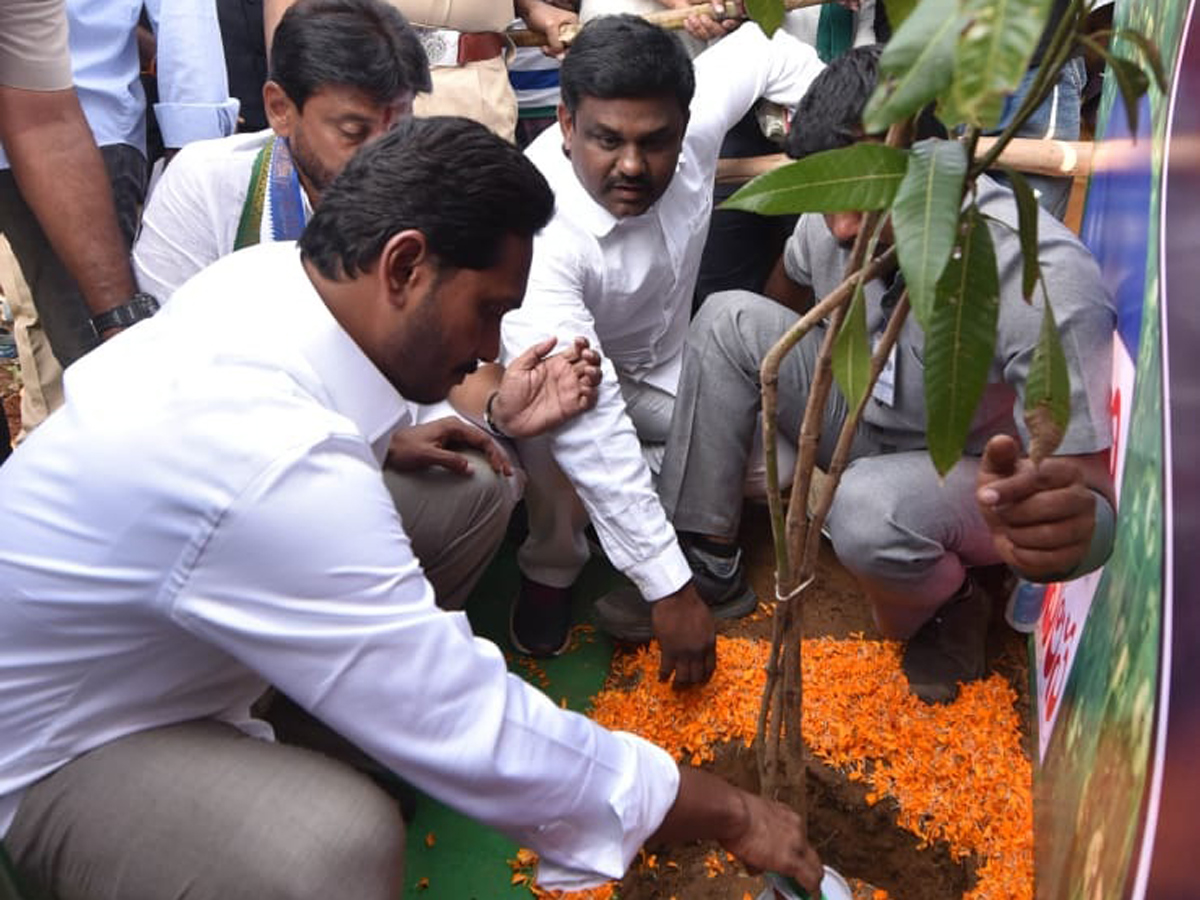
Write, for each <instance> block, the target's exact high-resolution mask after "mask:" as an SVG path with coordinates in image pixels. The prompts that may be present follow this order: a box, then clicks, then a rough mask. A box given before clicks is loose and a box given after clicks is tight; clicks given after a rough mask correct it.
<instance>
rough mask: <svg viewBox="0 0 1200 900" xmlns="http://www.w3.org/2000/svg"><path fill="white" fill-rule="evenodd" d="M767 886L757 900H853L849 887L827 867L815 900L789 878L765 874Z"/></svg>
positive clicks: (770, 873)
mask: <svg viewBox="0 0 1200 900" xmlns="http://www.w3.org/2000/svg"><path fill="white" fill-rule="evenodd" d="M766 877H767V886H766V887H765V888H763V890H762V893H761V894H759V895H758V898H757V900H817V898H819V900H854V895H853V894H852V893H851V891H850V885H849V884H847V883H846V879H845V878H843V877H842V876H841V875H839V874H838V873H837V872H835V871H834V870H833V869H831V868H829V866H826V867H825V877H824V878H822V879H821V890H820V891H819V893H818V894H817V898H812V897H810V896H809V894H808V892H807V891H805V890H804V889H803V888H800V887H798V886H797V885H796V882H795V881H793V880H792V879H791V878H786V877H784V876H782V875H776V874H775V873H774V872H768V873H767V876H766Z"/></svg>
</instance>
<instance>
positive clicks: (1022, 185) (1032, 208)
mask: <svg viewBox="0 0 1200 900" xmlns="http://www.w3.org/2000/svg"><path fill="white" fill-rule="evenodd" d="M1000 168H1001V169H1003V170H1004V174H1005V175H1007V176H1008V182H1009V184H1010V185H1012V192H1013V196H1014V197H1015V198H1016V200H1017V235H1018V237H1019V238H1020V240H1021V295H1022V296H1023V297H1024V298H1025V302H1026V303H1028V302H1030V299H1031V298H1032V297H1033V289H1034V288H1035V287H1037V283H1038V279H1040V278H1041V277H1042V266H1041V263H1040V262H1039V261H1038V202H1037V197H1035V196H1034V195H1033V188H1031V187H1030V186H1029V182H1028V181H1027V180H1026V178H1025V176H1024V175H1022V174H1021V173H1020V172H1018V171H1017V170H1016V169H1010V168H1009V167H1008V166H1001V167H1000Z"/></svg>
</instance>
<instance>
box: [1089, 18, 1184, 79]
mask: <svg viewBox="0 0 1200 900" xmlns="http://www.w3.org/2000/svg"><path fill="white" fill-rule="evenodd" d="M1111 34H1113V35H1114V36H1115V37H1119V38H1121V39H1122V40H1126V41H1129V42H1130V43H1133V44H1137V46H1138V48H1139V49H1141V51H1142V55H1143V56H1145V57H1146V62H1148V63H1149V64H1150V72H1151V73H1152V74H1153V75H1154V80H1155V82H1156V83H1157V84H1158V90H1159V92H1160V93H1163V94H1165V93H1167V91H1168V90H1169V89H1170V87H1171V85H1170V83H1169V82H1168V81H1167V70H1166V69H1165V68H1164V67H1163V61H1162V55H1161V54H1160V53H1159V52H1158V47H1156V46H1155V45H1154V43H1153V42H1152V41H1151V40H1150V39H1149V38H1147V37H1146V36H1145V35H1144V34H1141V33H1140V32H1137V31H1134V30H1133V29H1132V28H1118V29H1116V30H1114V31H1112V32H1111ZM1093 37H1096V38H1099V37H1100V35H1099V34H1096V35H1093Z"/></svg>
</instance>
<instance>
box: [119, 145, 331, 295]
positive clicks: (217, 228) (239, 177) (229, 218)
mask: <svg viewBox="0 0 1200 900" xmlns="http://www.w3.org/2000/svg"><path fill="white" fill-rule="evenodd" d="M274 139H275V132H274V131H272V130H271V129H270V128H267V129H265V130H263V131H256V132H253V133H251V134H235V135H232V136H231V137H227V138H219V139H217V140H211V141H197V142H195V143H193V144H189V145H188V146H186V147H184V148H183V149H182V150H180V151H179V153H178V154H177V155H176V157H175V159H174V160H172V161H171V165H169V166H167V167H166V169H165V170H164V171H163V174H162V178H160V179H159V180H158V184H157V185H156V186H155V188H154V191H153V192H152V193H151V194H150V197H149V199H148V200H147V201H146V208H145V210H144V211H143V213H142V228H141V231H140V232H138V236H137V240H135V241H134V243H133V272H134V275H135V276H136V277H137V282H138V288H139V289H140V290H143V291H147V292H148V293H151V294H153V295H154V296H155V297H157V298H158V299H159V301H160V302H166V301H167V300H168V299H169V298H170V296H171V295H172V294H174V293H175V291H176V289H177V288H179V286H180V285H182V284H183V283H184V282H185V281H187V280H188V279H189V278H191V277H192V276H193V275H195V274H196V273H197V272H199V271H200V270H201V269H203V268H204V267H205V266H207V265H210V264H211V263H214V262H216V261H217V260H218V259H220V258H221V257H222V256H227V255H229V254H230V253H232V252H233V248H234V244H235V242H236V241H237V232H238V222H239V221H240V220H241V217H242V207H243V206H244V205H245V202H246V194H247V193H248V192H249V190H250V177H251V173H252V172H253V170H254V160H255V159H256V158H257V157H258V153H259V151H260V150H262V148H263V147H265V146H266V145H267V144H269V143H271V141H273V140H274ZM300 196H301V199H302V200H303V202H304V213H305V219H306V220H307V218H308V216H309V215H310V214H311V212H312V210H311V207H310V206H309V203H308V195H307V194H306V193H305V192H304V190H303V189H302V190H301V191H300Z"/></svg>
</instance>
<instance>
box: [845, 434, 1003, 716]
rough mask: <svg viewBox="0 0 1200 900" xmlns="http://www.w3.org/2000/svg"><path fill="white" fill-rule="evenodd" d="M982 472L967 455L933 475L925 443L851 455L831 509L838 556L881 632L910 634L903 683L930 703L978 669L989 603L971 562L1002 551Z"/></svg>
mask: <svg viewBox="0 0 1200 900" xmlns="http://www.w3.org/2000/svg"><path fill="white" fill-rule="evenodd" d="M978 470H979V460H978V459H976V458H970V457H967V458H964V459H962V460H960V461H959V463H958V465H956V466H955V467H954V468H953V469H951V470H950V473H949V474H948V475H947V476H946V477H945V478H944V479H939V478H938V476H937V472H936V471H935V470H934V468H933V463H932V462H931V461H930V459H929V454H928V453H927V452H926V451H924V450H919V451H911V452H905V453H892V454H884V455H879V456H872V457H867V458H861V459H857V460H855V461H854V463H852V464H851V466H850V467H849V468H848V469H847V470H846V473H845V475H844V476H843V478H842V483H841V485H840V487H839V488H838V492H837V494H836V496H835V498H834V503H833V508H832V509H831V510H830V514H829V529H830V535H831V537H832V539H833V546H834V550H835V551H836V553H837V555H838V559H839V560H841V562H842V564H843V565H845V566H846V567H847V568H848V569H849V570H850V571H851V572H852V573H853V574H854V575H855V577H856V578H857V579H858V581H859V583H860V584H861V585H862V586H863V588H864V590H865V591H866V593H867V597H868V599H869V600H870V602H871V607H872V611H873V613H874V616H875V621H876V624H878V626H879V629H880V631H882V632H883V634H884V635H885V636H886V637H889V638H893V639H899V640H906V641H907V642H908V643H907V645H906V647H905V653H904V669H905V673H906V675H907V676H908V679H909V684H910V686H911V688H912V690H913V692H914V693H916V694H917V695H918V696H919V697H921V698H922V699H924V700H926V701H930V702H945V701H949V700H953V699H954V697H955V696H957V694H958V683H959V682H960V681H971V680H973V679H976V678H980V677H982V676H983V674H984V664H985V658H984V648H985V638H986V637H987V624H988V620H989V617H990V607H991V601H990V598H989V597H988V596H987V594H986V593H985V592H984V591H983V590H982V589H981V588H980V587H979V586H978V585H976V584H975V583H974V581H973V580H972V579H971V577H970V574H969V569H970V568H971V567H973V566H985V565H992V564H994V563H997V562H999V561H1000V558H999V556H998V555H997V553H996V550H995V547H994V545H993V543H992V539H991V535H990V534H989V532H988V529H987V526H986V524H985V523H984V521H983V517H982V516H981V515H980V513H979V507H978V504H977V503H976V502H975V481H976V475H977V473H978Z"/></svg>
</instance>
